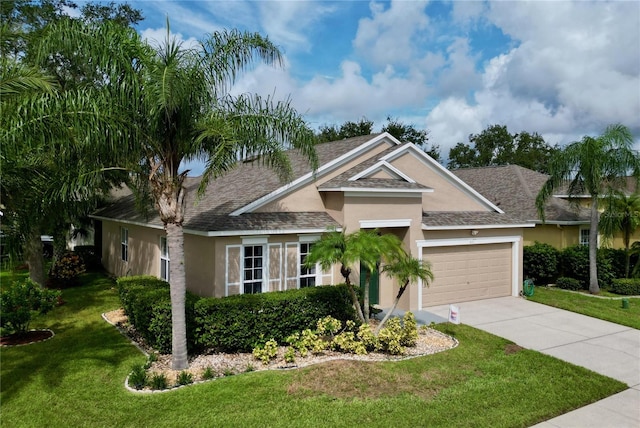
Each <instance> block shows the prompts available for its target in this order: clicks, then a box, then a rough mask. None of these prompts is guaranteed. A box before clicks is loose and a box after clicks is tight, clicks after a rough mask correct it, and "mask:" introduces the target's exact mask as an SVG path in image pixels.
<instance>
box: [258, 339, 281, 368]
mask: <svg viewBox="0 0 640 428" xmlns="http://www.w3.org/2000/svg"><path fill="white" fill-rule="evenodd" d="M277 355H278V342H276V341H275V340H273V339H270V340H267V341H266V342H265V344H264V345H258V346H256V347H255V348H253V356H254V357H255V358H256V360H260V361H262V364H269V361H271V360H273V359H274V358H275V357H276V356H277Z"/></svg>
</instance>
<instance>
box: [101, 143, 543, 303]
mask: <svg viewBox="0 0 640 428" xmlns="http://www.w3.org/2000/svg"><path fill="white" fill-rule="evenodd" d="M317 154H318V158H319V167H318V169H317V170H316V171H311V170H310V168H309V165H308V162H307V160H306V159H305V158H304V157H303V156H302V155H301V154H300V153H298V152H297V151H290V152H288V155H289V156H290V159H291V161H292V165H293V169H294V178H293V180H292V181H290V182H288V183H282V182H281V181H279V179H278V177H277V175H276V174H275V173H274V172H273V171H271V170H269V169H266V168H264V167H262V166H260V165H259V164H258V163H256V162H252V161H247V162H244V163H241V164H239V165H238V166H237V167H236V168H234V169H232V170H231V171H229V173H227V174H226V175H224V176H222V177H220V178H218V179H215V180H212V181H211V182H210V183H209V185H208V187H207V189H206V192H205V194H204V196H203V197H202V199H201V200H199V201H196V199H195V193H196V189H197V186H198V182H199V180H198V179H189V180H188V181H187V187H188V192H187V197H186V204H187V209H186V217H185V222H184V233H185V236H184V251H185V270H186V280H187V288H188V289H189V290H190V291H192V292H194V293H196V294H199V295H201V296H216V297H223V296H229V295H233V294H243V293H260V292H269V291H278V290H288V289H292V288H301V287H309V286H316V285H322V284H335V283H339V282H342V280H343V279H342V277H341V275H340V269H339V267H338V266H334V267H333V268H332V269H329V270H328V271H323V270H321V269H320V268H319V266H316V268H314V269H306V268H305V267H304V266H303V261H304V260H305V257H306V254H307V253H308V252H309V250H310V248H311V246H312V245H313V243H314V242H315V241H316V240H318V239H320V237H321V236H322V234H323V233H324V232H325V231H326V230H327V229H328V228H330V227H333V228H338V229H340V228H346V231H347V233H350V232H355V231H357V230H360V229H378V230H379V231H380V232H381V233H392V234H395V235H397V236H398V237H399V238H400V239H401V240H402V241H403V242H404V244H405V247H406V249H407V251H408V252H410V253H411V254H412V255H413V256H414V257H417V258H421V259H424V260H427V261H429V262H430V263H431V264H432V269H433V272H434V275H435V280H434V281H433V283H432V284H431V286H430V287H428V288H427V287H426V284H418V286H417V287H415V286H413V287H410V289H409V290H407V292H406V293H405V295H404V296H403V298H402V300H401V302H400V307H401V308H402V309H405V310H416V309H421V308H422V307H425V306H431V305H437V304H447V303H454V302H460V301H465V300H474V299H483V298H491V297H498V296H509V295H513V296H517V295H519V293H520V291H521V288H522V247H523V243H524V242H525V240H526V238H524V236H523V234H524V233H525V232H524V231H526V230H527V229H526V228H528V227H532V226H533V224H531V223H530V222H529V221H526V220H523V219H522V218H518V217H514V216H512V215H511V214H510V213H508V212H505V210H504V209H503V208H502V207H500V206H499V205H497V204H496V203H494V202H492V201H491V200H490V199H489V198H487V197H485V196H483V195H482V194H481V192H479V191H478V190H477V189H475V188H474V187H473V186H471V185H469V183H466V182H464V181H463V180H461V179H460V178H459V177H457V176H456V175H454V174H452V173H451V172H450V171H448V170H447V169H446V168H444V167H443V166H442V165H440V164H439V163H438V162H436V161H435V160H433V159H432V158H431V157H429V156H428V155H427V154H426V153H425V152H424V151H422V150H421V149H420V148H418V147H417V146H415V145H413V144H410V143H405V144H403V143H400V142H399V141H398V140H396V139H395V138H394V137H392V136H391V135H389V134H387V133H382V134H376V135H368V136H362V137H355V138H350V139H345V140H340V141H335V142H329V143H324V144H320V145H318V146H317ZM150 211H151V214H150V216H149V217H148V218H147V217H145V216H143V215H142V214H140V212H139V211H138V210H136V206H135V199H134V197H133V195H130V194H129V195H121V196H120V197H118V198H117V199H116V200H115V201H114V202H113V203H112V204H111V205H109V206H107V207H105V208H103V209H101V210H100V211H98V212H96V213H95V215H94V216H93V217H94V219H95V220H96V223H97V224H96V226H97V227H96V232H97V235H99V236H97V239H96V244H97V245H99V246H100V247H101V250H102V262H103V265H104V266H105V268H106V269H107V270H108V271H110V272H111V273H113V274H115V275H138V274H150V275H156V276H159V277H161V278H165V279H168V280H170V278H169V265H170V263H171V255H170V254H168V251H167V246H166V238H165V231H164V229H163V225H162V223H161V222H160V220H159V218H158V216H157V215H156V214H155V213H154V212H153V210H150ZM353 276H354V277H353V278H351V280H352V282H354V283H357V281H358V280H359V278H358V277H359V272H358V269H357V267H356V269H354V273H353ZM378 279H379V283H378V284H377V286H375V285H374V286H373V289H372V302H374V303H378V304H379V305H380V306H382V307H389V306H391V304H392V303H393V300H394V298H395V295H396V293H397V284H395V283H394V281H393V280H391V279H389V278H387V277H386V276H382V275H380V276H379V278H378Z"/></svg>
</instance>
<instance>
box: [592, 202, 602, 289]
mask: <svg viewBox="0 0 640 428" xmlns="http://www.w3.org/2000/svg"><path fill="white" fill-rule="evenodd" d="M590 227H591V229H589V292H590V293H591V294H598V293H600V286H599V285H598V261H597V259H598V257H597V256H598V197H597V196H592V197H591V226H590Z"/></svg>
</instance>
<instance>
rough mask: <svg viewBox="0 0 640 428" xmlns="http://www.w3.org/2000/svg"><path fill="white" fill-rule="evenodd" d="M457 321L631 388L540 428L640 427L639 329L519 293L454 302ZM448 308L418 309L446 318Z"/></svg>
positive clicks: (424, 315) (424, 316) (425, 316)
mask: <svg viewBox="0 0 640 428" xmlns="http://www.w3.org/2000/svg"><path fill="white" fill-rule="evenodd" d="M456 306H458V308H459V318H460V322H461V323H464V324H468V325H471V326H473V327H476V328H478V329H480V330H484V331H487V332H489V333H492V334H494V335H496V336H500V337H503V338H505V339H508V340H511V341H512V342H514V343H516V344H518V345H520V346H522V347H525V348H528V349H534V350H536V351H539V352H542V353H544V354H547V355H551V356H554V357H556V358H559V359H561V360H564V361H567V362H570V363H573V364H576V365H579V366H582V367H586V368H588V369H590V370H593V371H594V372H597V373H600V374H603V375H605V376H609V377H612V378H614V379H617V380H620V381H622V382H624V383H626V384H627V385H629V387H630V389H629V390H627V391H623V392H621V393H619V394H616V395H613V396H611V397H608V398H606V399H604V400H601V401H599V402H597V403H593V404H591V405H588V406H585V407H583V408H581V409H577V410H574V411H572V412H569V413H567V414H564V415H562V416H559V417H557V418H554V419H551V420H549V421H546V422H543V423H542V424H540V425H537V426H539V427H609V426H611V427H627V426H628V427H635V428H637V427H640V330H636V329H633V328H630V327H625V326H622V325H619V324H614V323H611V322H608V321H603V320H600V319H597V318H592V317H588V316H585V315H580V314H576V313H574V312H569V311H565V310H562V309H557V308H553V307H551V306H546V305H542V304H539V303H534V302H530V301H527V300H525V299H523V298H519V297H500V298H497V299H487V300H476V301H472V302H464V303H459V304H456ZM448 314H449V306H448V305H442V306H432V307H428V308H425V309H424V310H422V311H417V312H416V318H417V319H418V320H419V321H421V322H424V323H427V324H428V323H430V322H432V321H434V322H443V321H447V319H448Z"/></svg>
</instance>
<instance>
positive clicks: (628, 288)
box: [611, 278, 640, 296]
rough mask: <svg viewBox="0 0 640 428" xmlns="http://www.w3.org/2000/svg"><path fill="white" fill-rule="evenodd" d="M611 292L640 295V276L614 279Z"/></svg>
mask: <svg viewBox="0 0 640 428" xmlns="http://www.w3.org/2000/svg"><path fill="white" fill-rule="evenodd" d="M611 292H613V293H616V294H622V295H623V296H640V278H629V279H624V278H622V279H614V280H613V283H612V284H611Z"/></svg>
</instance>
